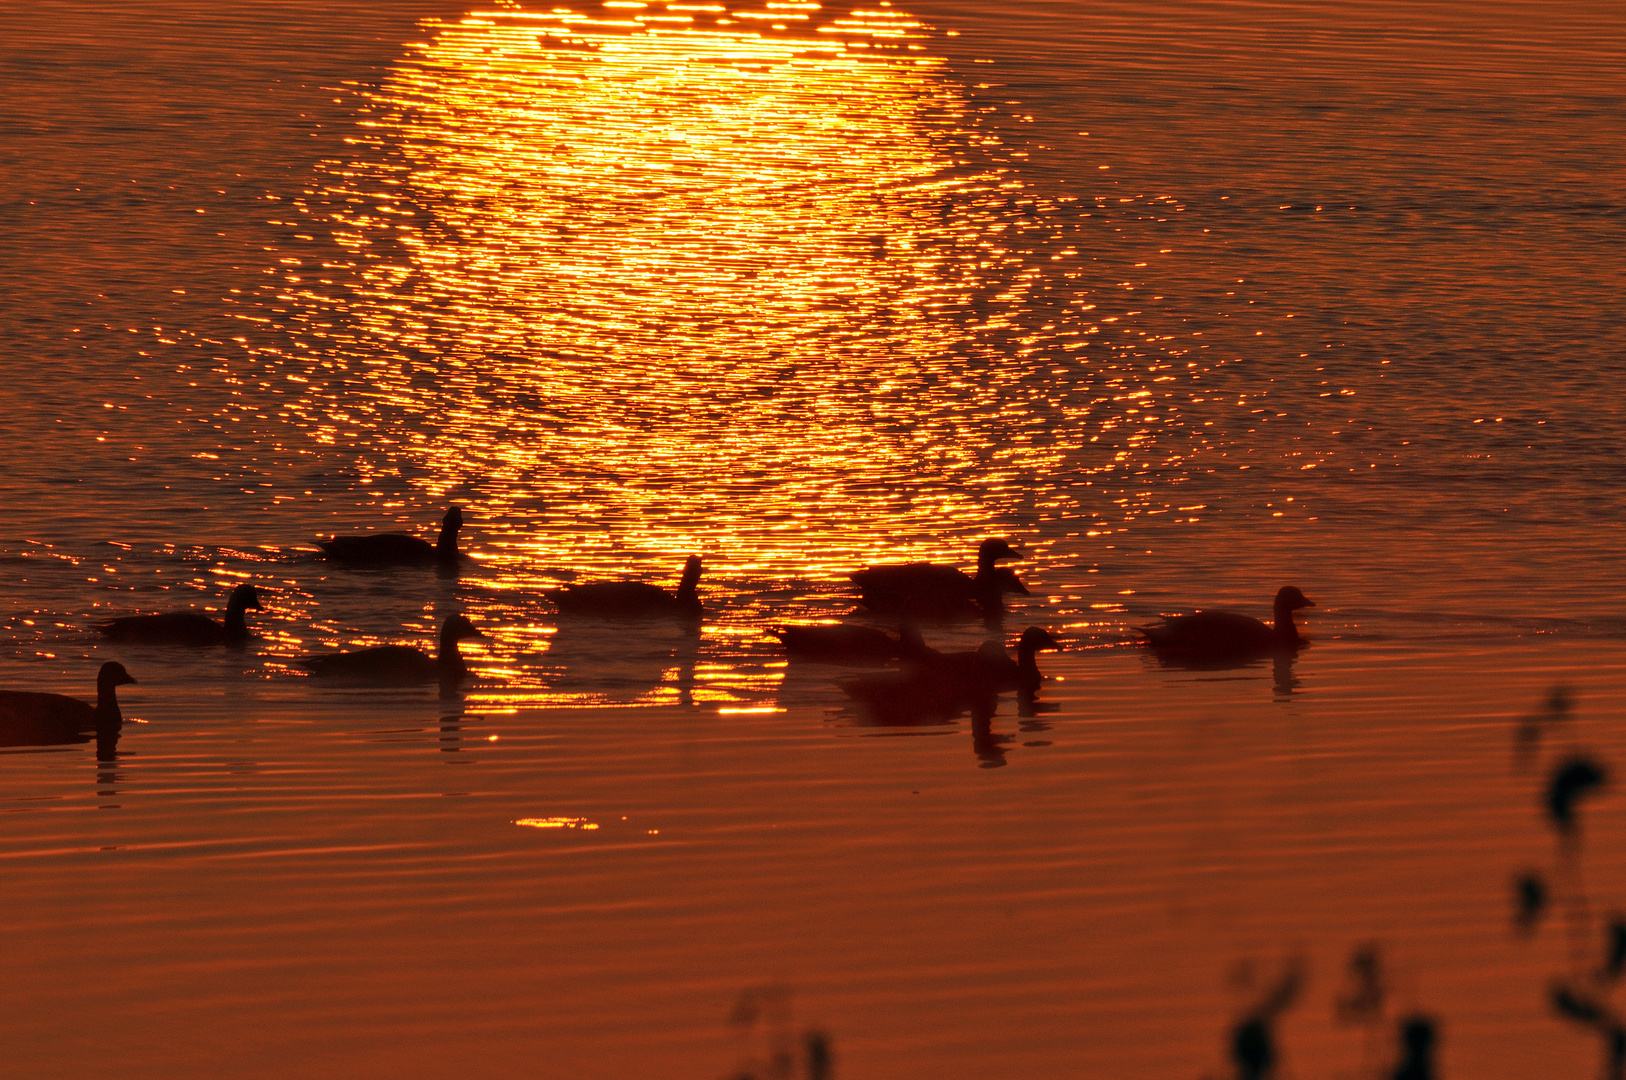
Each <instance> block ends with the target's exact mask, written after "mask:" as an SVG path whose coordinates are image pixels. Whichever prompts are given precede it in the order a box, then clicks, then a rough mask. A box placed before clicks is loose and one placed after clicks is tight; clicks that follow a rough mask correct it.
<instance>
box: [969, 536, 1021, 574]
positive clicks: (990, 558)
mask: <svg viewBox="0 0 1626 1080" xmlns="http://www.w3.org/2000/svg"><path fill="white" fill-rule="evenodd" d="M1021 557H1022V555H1021V553H1020V552H1018V551H1017V550H1016V549H1015V548H1013V547H1011V545H1010V541H1008V540H1001V539H1000V538H998V537H995V536H990V537H989V538H988V539H986V540H984V541H983V542H982V543H981V544H979V545H978V546H977V565H978V566H979V567H982V566H993V565H994V563H996V562H998V561H999V560H1000V559H1020V558H1021Z"/></svg>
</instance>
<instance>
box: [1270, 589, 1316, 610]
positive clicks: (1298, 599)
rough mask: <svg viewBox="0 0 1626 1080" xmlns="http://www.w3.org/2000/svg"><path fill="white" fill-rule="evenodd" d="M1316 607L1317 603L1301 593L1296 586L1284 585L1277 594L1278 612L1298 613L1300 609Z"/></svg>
mask: <svg viewBox="0 0 1626 1080" xmlns="http://www.w3.org/2000/svg"><path fill="white" fill-rule="evenodd" d="M1307 607H1315V601H1314V600H1311V599H1310V598H1309V597H1308V596H1305V595H1304V594H1303V593H1301V592H1299V590H1298V586H1296V585H1283V586H1282V587H1281V588H1280V589H1278V590H1277V592H1276V610H1277V611H1297V610H1298V609H1299V608H1307Z"/></svg>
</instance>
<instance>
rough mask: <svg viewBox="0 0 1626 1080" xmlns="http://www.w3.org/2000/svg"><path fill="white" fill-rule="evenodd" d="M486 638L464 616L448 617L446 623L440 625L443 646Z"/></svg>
mask: <svg viewBox="0 0 1626 1080" xmlns="http://www.w3.org/2000/svg"><path fill="white" fill-rule="evenodd" d="M483 637H485V635H484V634H482V633H481V632H480V631H479V629H478V628H476V627H475V625H474V624H473V623H471V622H469V620H468V619H467V618H466V617H465V616H462V615H448V616H446V621H445V622H443V623H441V625H440V640H441V643H442V644H449V643H451V642H457V641H462V640H463V639H464V638H483Z"/></svg>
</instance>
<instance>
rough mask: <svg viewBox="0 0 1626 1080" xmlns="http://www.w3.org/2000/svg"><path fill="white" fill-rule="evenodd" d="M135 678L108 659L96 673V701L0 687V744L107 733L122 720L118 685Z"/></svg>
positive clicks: (30, 743)
mask: <svg viewBox="0 0 1626 1080" xmlns="http://www.w3.org/2000/svg"><path fill="white" fill-rule="evenodd" d="M133 682H135V679H133V678H131V677H130V673H129V672H128V671H125V670H124V665H123V664H121V663H119V662H117V661H116V660H109V661H108V662H107V663H105V664H103V665H102V668H101V671H99V672H98V673H97V674H96V704H95V705H94V706H91V705H87V704H85V703H84V702H83V701H80V700H79V699H78V698H71V697H67V696H65V695H63V694H40V693H34V692H32V691H28V690H0V746H49V745H53V744H57V743H67V742H77V741H79V739H78V736H79V735H80V734H81V733H83V732H87V731H94V732H97V733H107V734H111V733H114V732H117V731H118V729H119V727H120V725H122V724H123V722H124V715H123V714H122V713H121V712H119V699H118V688H119V687H121V686H126V685H128V684H130V683H133Z"/></svg>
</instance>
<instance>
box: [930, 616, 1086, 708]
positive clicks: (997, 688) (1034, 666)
mask: <svg viewBox="0 0 1626 1080" xmlns="http://www.w3.org/2000/svg"><path fill="white" fill-rule="evenodd" d="M1045 649H1054V650H1056V651H1058V652H1059V651H1061V642H1059V641H1057V640H1056V639H1055V638H1054V637H1052V636H1051V635H1050V631H1048V630H1046V629H1044V628H1043V627H1041V626H1030V627H1028V628H1027V629H1026V630H1024V631H1022V637H1021V640H1020V641H1018V642H1017V645H1016V659H1015V660H1012V659H1011V657H1010V654H1009V653H1007V652H1006V651H1005V647H1004V646H1003V645H1001V644H1000V643H999V642H997V641H985V642H983V644H982V646H981V647H980V648H979V649H977V651H976V652H969V653H950V654H949V656H948V657H947V659H948V660H949V662H951V663H953V664H956V665H958V666H959V669H960V671H961V672H962V674H961V678H962V679H964V680H965V681H966V682H967V683H968V684H969V685H971V686H973V687H975V688H978V689H982V690H985V691H989V692H992V693H996V694H998V693H1003V692H1005V691H1007V690H1016V691H1018V692H1021V693H1026V694H1032V693H1034V692H1036V691H1037V690H1038V689H1039V684H1040V683H1041V682H1043V681H1044V676H1043V675H1042V674H1040V672H1039V663H1038V660H1037V656H1036V654H1037V653H1039V652H1040V651H1042V650H1045Z"/></svg>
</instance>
